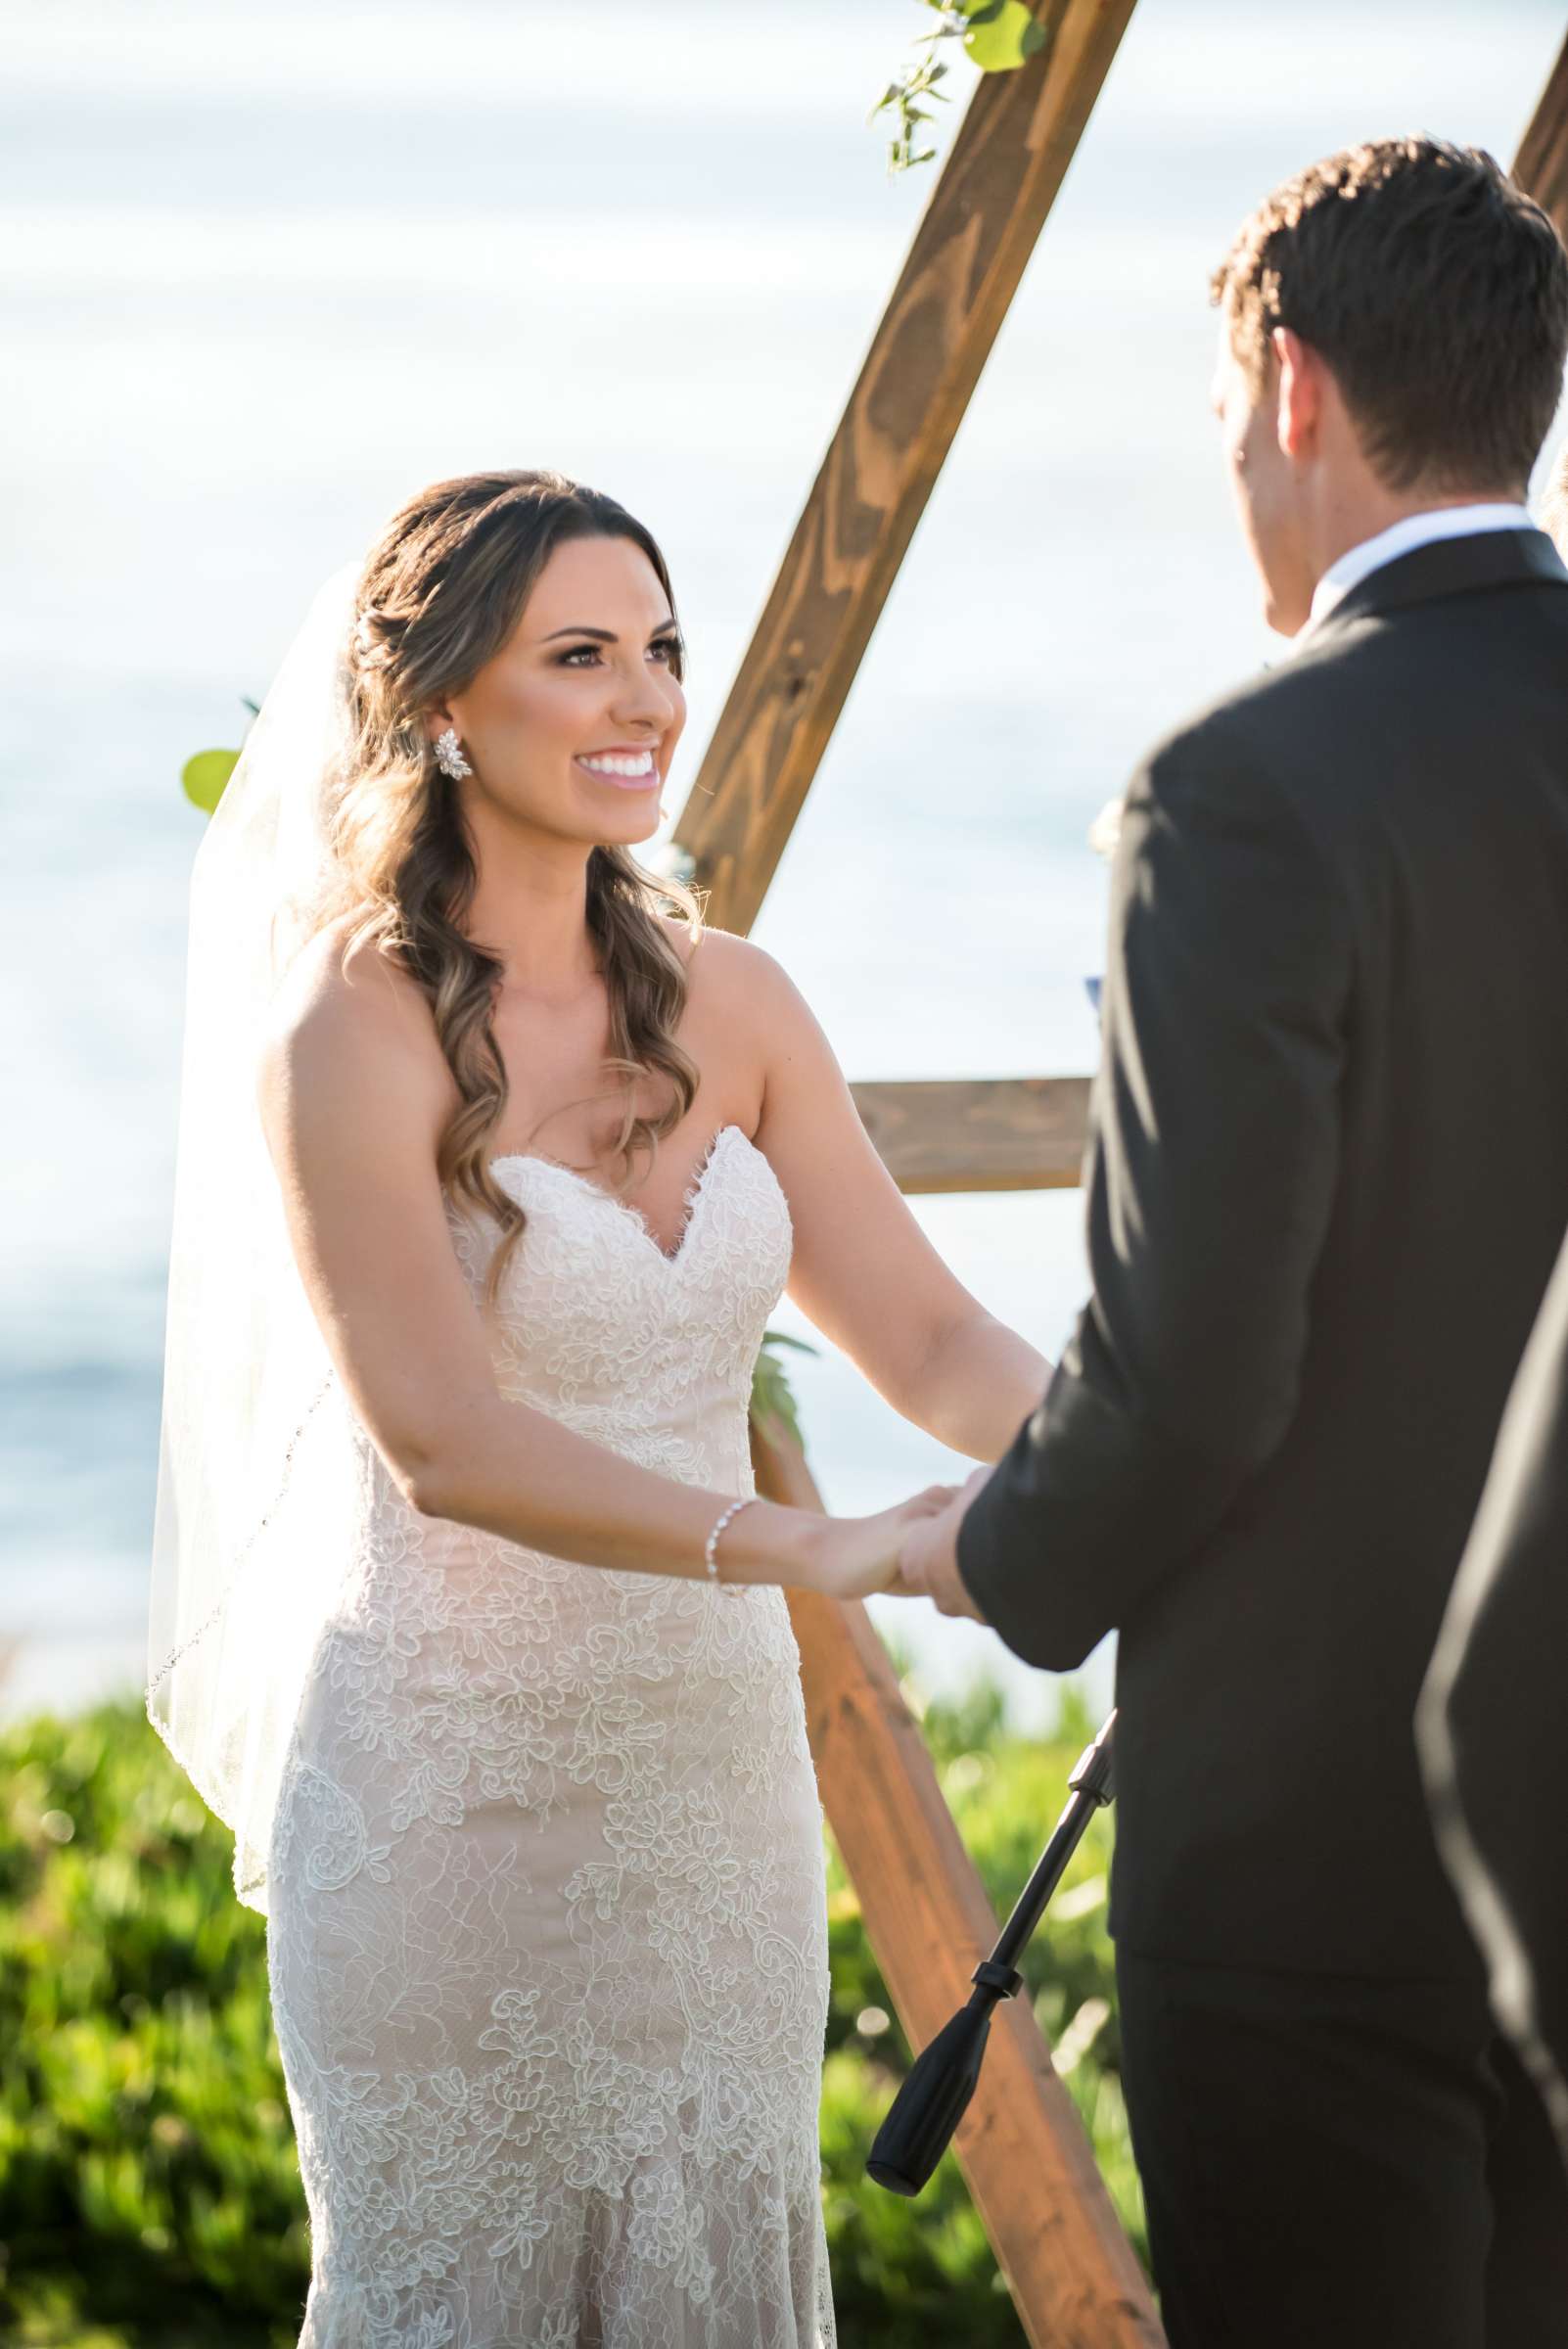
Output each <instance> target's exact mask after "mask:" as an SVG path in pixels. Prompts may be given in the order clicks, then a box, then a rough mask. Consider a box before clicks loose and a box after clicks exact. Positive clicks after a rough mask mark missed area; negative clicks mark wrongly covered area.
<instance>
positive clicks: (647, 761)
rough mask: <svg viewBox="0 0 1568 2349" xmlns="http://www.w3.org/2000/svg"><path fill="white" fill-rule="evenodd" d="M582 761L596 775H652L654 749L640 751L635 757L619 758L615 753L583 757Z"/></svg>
mask: <svg viewBox="0 0 1568 2349" xmlns="http://www.w3.org/2000/svg"><path fill="white" fill-rule="evenodd" d="M580 763H581V764H582V765H583V766H585V767H587V768H588V769H589V770H590V771H591V772H592V773H593V774H596V775H651V774H652V773H653V763H654V762H653V753H652V751H639V752H638V754H637V756H636V757H635V758H634V759H618V758H616V757H615V755H614V753H611V754H609V755H608V756H606V757H605V758H602V759H583V760H581V761H580Z"/></svg>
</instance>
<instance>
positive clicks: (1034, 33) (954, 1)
mask: <svg viewBox="0 0 1568 2349" xmlns="http://www.w3.org/2000/svg"><path fill="white" fill-rule="evenodd" d="M924 5H925V6H926V7H927V8H929V9H931V10H932V11H933V12H934V14H935V15H936V18H937V23H936V26H935V28H934V29H933V30H932V31H930V32H926V33H922V34H921V35H920V38H919V39H918V40H917V41H916V43H915V48H916V51H917V52H918V53H919V54H917V55H916V56H915V57H914V58H912V59H911V60H910V62H909V64H908V65H906V66H905V67H904V69H903V70H902V72H901V73H900V74H899V76H898V78H897V80H895V81H890V82H889V84H888V86H887V88H886V89H885V90H884V91H883V93H882V95H881V97H880V98H879V99H878V100H877V102H876V104H875V106H874V107H873V108H872V109H871V112H870V114H869V115H868V116H867V117H866V119H867V120H868V121H871V122H874V121H875V120H876V118H877V116H878V115H887V114H891V115H893V117H894V131H893V136H892V138H891V139H890V140H889V142H888V169H889V171H890V172H899V171H907V170H909V169H911V168H912V167H913V165H915V164H916V163H929V162H934V161H936V155H937V150H936V149H935V147H930V146H921V145H919V142H920V141H921V140H922V139H923V138H924V137H925V136H926V133H925V132H924V131H923V130H922V128H921V125H922V123H926V122H930V121H932V120H934V119H935V117H934V116H933V115H932V113H931V109H930V107H929V106H927V105H926V104H924V103H923V102H924V101H925V100H927V99H931V100H934V101H935V103H936V104H937V105H939V106H945V105H946V104H947V103H948V98H947V92H946V91H945V90H944V89H942V88H940V87H939V86H938V85H939V84H940V83H941V82H943V81H945V79H946V75H947V68H946V65H945V62H944V61H943V59H942V57H941V56H940V54H939V53H940V51H941V49H942V45H943V43H944V42H945V41H961V42H962V43H963V49H964V55H965V56H966V57H967V58H968V59H969V62H970V64H971V65H974V66H978V67H979V68H980V70H981V71H982V73H1014V72H1016V71H1017V69H1018V68H1019V67H1020V66H1022V65H1024V64H1025V63H1026V62H1027V61H1028V60H1029V59H1030V58H1032V57H1035V56H1038V53H1039V51H1040V50H1041V49H1043V48H1044V46H1045V43H1046V40H1047V38H1048V35H1047V34H1046V30H1045V27H1044V25H1043V24H1041V23H1038V22H1037V20H1036V19H1035V18H1034V17H1033V16H1032V15H1031V14H1030V11H1029V10H1028V9H1027V8H1026V7H1025V5H1024V0H924Z"/></svg>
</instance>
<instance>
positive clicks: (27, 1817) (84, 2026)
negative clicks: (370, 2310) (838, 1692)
mask: <svg viewBox="0 0 1568 2349" xmlns="http://www.w3.org/2000/svg"><path fill="white" fill-rule="evenodd" d="M924 1727H925V1731H926V1735H927V1738H928V1741H929V1744H930V1747H931V1751H932V1754H933V1757H934V1759H935V1761H936V1763H937V1766H938V1769H939V1771H940V1773H941V1774H942V1779H943V1784H944V1787H945V1791H946V1794H947V1797H948V1799H949V1801H950V1802H951V1804H952V1806H953V1810H954V1812H955V1814H956V1816H957V1818H958V1821H959V1824H960V1826H961V1828H962V1831H963V1835H964V1839H965V1842H966V1843H967V1844H968V1847H969V1849H970V1851H971V1852H972V1854H973V1855H974V1858H975V1860H976V1863H977V1865H979V1867H980V1870H981V1873H982V1875H983V1876H984V1878H985V1880H986V1883H987V1886H988V1888H989V1890H990V1892H991V1894H992V1900H993V1901H994V1902H995V1903H996V1904H997V1906H998V1908H1005V1906H1006V1905H1007V1904H1008V1903H1009V1902H1010V1901H1011V1899H1012V1897H1013V1895H1014V1894H1015V1893H1016V1892H1017V1890H1018V1888H1019V1886H1020V1885H1021V1884H1022V1882H1023V1880H1024V1878H1025V1876H1026V1875H1027V1874H1028V1871H1029V1869H1030V1867H1031V1865H1033V1863H1034V1861H1035V1859H1036V1857H1037V1855H1038V1849H1039V1846H1040V1844H1041V1842H1042V1841H1043V1839H1044V1835H1045V1833H1046V1832H1047V1831H1048V1828H1049V1826H1050V1823H1051V1821H1052V1820H1053V1819H1054V1818H1055V1816H1056V1814H1057V1812H1058V1810H1059V1809H1060V1807H1061V1803H1062V1800H1063V1794H1064V1786H1065V1779H1066V1773H1067V1769H1068V1767H1069V1766H1070V1764H1071V1762H1072V1760H1073V1758H1074V1756H1075V1755H1076V1753H1077V1752H1078V1750H1079V1748H1080V1746H1082V1745H1083V1743H1084V1741H1085V1738H1086V1736H1087V1734H1088V1731H1089V1725H1088V1723H1087V1721H1086V1720H1085V1719H1084V1716H1083V1714H1082V1712H1081V1710H1079V1709H1078V1708H1076V1707H1074V1706H1072V1705H1071V1704H1070V1705H1069V1707H1068V1710H1067V1713H1066V1715H1065V1716H1064V1720H1063V1723H1062V1726H1061V1729H1060V1731H1059V1733H1058V1734H1057V1735H1056V1736H1054V1737H1052V1738H1050V1739H1049V1740H1046V1741H1043V1742H1037V1741H1030V1740H1026V1739H1022V1738H1019V1737H1016V1736H1013V1735H1009V1734H1008V1733H1007V1732H1006V1730H1005V1728H1004V1727H1003V1718H1002V1705H1001V1699H1000V1697H999V1696H998V1695H996V1694H995V1693H994V1692H993V1691H991V1690H986V1689H982V1690H979V1691H977V1692H976V1693H975V1694H974V1695H972V1696H971V1697H970V1698H968V1699H967V1700H966V1701H964V1702H962V1703H958V1704H934V1705H932V1706H931V1707H930V1708H929V1710H928V1711H927V1712H926V1715H925V1721H924ZM0 1787H3V1789H4V1791H3V1794H0V2337H3V2338H4V2339H5V2340H6V2341H8V2342H14V2343H16V2344H18V2345H19V2349H22V2345H23V2344H27V2345H30V2349H131V2345H132V2344H134V2345H135V2349H218V2345H219V2344H221V2345H222V2349H274V2345H276V2349H287V2345H289V2344H292V2343H293V2342H294V2341H295V2340H296V2338H297V2336H298V2332H299V2325H300V2313H301V2311H302V2308H303V2304H304V2293H305V2286H306V2280H307V2278H308V2274H309V2245H308V2239H307V2233H306V2226H305V2215H304V2204H303V2200H302V2197H301V2194H300V2179H299V2171H298V2168H297V2166H296V2161H295V2152H294V2140H293V2134H292V2131H291V2127H290V2121H289V2113H288V2108H287V2104H286V2101H285V2096H284V2087H283V2078H282V2073H281V2071H280V2069H279V2064H278V2055H277V2048H276V2045H275V2043H274V2040H273V2037H272V2030H271V2023H270V2018H269V2014H268V2006H267V1981H266V1943H265V1928H264V1926H263V1924H262V1921H261V1919H260V1918H259V1917H258V1916H256V1915H255V1914H254V1911H251V1910H249V1909H246V1908H244V1907H242V1906H241V1904H240V1903H239V1902H238V1901H236V1899H235V1898H234V1894H233V1891H232V1888H231V1884H230V1877H229V1865H230V1851H231V1846H230V1838H229V1836H228V1835H227V1833H226V1832H225V1831H224V1829H223V1828H222V1827H220V1826H219V1825H218V1824H217V1823H216V1822H215V1821H214V1820H212V1819H209V1818H208V1814H207V1812H206V1811H205V1809H204V1808H203V1806H202V1804H201V1803H200V1802H199V1801H198V1799H197V1797H196V1796H195V1795H194V1794H193V1793H192V1792H191V1789H190V1787H189V1786H188V1784H187V1783H186V1780H185V1779H184V1777H183V1776H182V1775H181V1773H179V1771H178V1770H177V1769H176V1768H175V1767H174V1765H173V1763H172V1762H171V1761H170V1760H169V1758H168V1756H167V1754H166V1753H165V1751H164V1749H163V1747H162V1745H161V1743H160V1741H159V1740H158V1738H157V1737H156V1736H155V1735H154V1733H153V1731H152V1729H151V1728H150V1727H149V1726H148V1724H147V1722H146V1721H145V1719H144V1718H143V1716H142V1714H141V1712H140V1710H139V1709H137V1708H135V1707H133V1706H130V1705H119V1706H104V1707H101V1708H99V1709H98V1710H97V1711H95V1712H92V1713H89V1714H86V1715H84V1716H82V1717H81V1718H79V1719H77V1720H74V1721H66V1722H60V1721H55V1720H52V1719H47V1718H46V1719H43V1720H38V1721H33V1722H30V1723H27V1724H24V1725H22V1726H20V1727H15V1728H12V1729H11V1730H9V1731H7V1732H6V1733H5V1734H4V1735H3V1736H0ZM1109 1848H1110V1846H1109V1826H1108V1822H1107V1821H1106V1820H1105V1819H1103V1818H1102V1819H1098V1820H1096V1821H1095V1823H1094V1825H1093V1826H1092V1827H1091V1828H1090V1830H1089V1833H1088V1836H1087V1837H1086V1838H1085V1840H1084V1844H1083V1846H1082V1847H1081V1849H1080V1851H1079V1854H1078V1858H1077V1860H1076V1862H1075V1864H1074V1866H1073V1869H1072V1872H1071V1874H1070V1876H1069V1878H1068V1881H1067V1883H1066V1885H1065V1886H1064V1887H1063V1890H1062V1892H1061V1893H1059V1894H1058V1896H1057V1905H1056V1907H1055V1909H1053V1911H1052V1923H1051V1929H1050V1932H1049V1935H1048V1938H1047V1937H1046V1936H1044V1935H1041V1936H1039V1937H1038V1939H1037V1942H1036V1945H1035V1947H1034V1948H1033V1949H1032V1950H1031V1952H1030V1954H1029V1960H1028V1964H1027V1968H1026V1971H1027V1975H1028V1981H1029V1988H1030V1991H1031V1993H1032V1994H1033V1996H1034V1997H1035V1999H1036V2002H1037V2005H1038V2012H1039V2015H1040V2019H1041V2021H1042V2022H1043V2023H1044V2025H1045V2027H1046V2029H1047V2031H1049V2032H1050V2034H1051V2036H1052V2037H1053V2039H1055V2040H1065V2043H1066V2047H1067V2049H1068V2050H1073V2049H1075V2048H1077V2049H1078V2050H1079V2059H1078V2061H1077V2063H1076V2065H1075V2066H1074V2068H1073V2069H1072V2071H1071V2073H1070V2075H1069V2080H1070V2086H1071V2088H1072V2091H1073V2094H1074V2096H1075V2097H1076V2098H1077V2101H1078V2104H1079V2109H1080V2111H1081V2112H1082V2113H1083V2115H1084V2120H1085V2122H1086V2123H1087V2125H1088V2127H1089V2129H1090V2132H1091V2134H1092V2136H1093V2140H1094V2143H1095V2147H1096V2150H1097V2152H1098V2154H1099V2158H1100V2162H1101V2166H1102V2169H1103V2170H1104V2173H1105V2176H1106V2178H1107V2181H1108V2183H1109V2186H1110V2188H1111V2191H1112V2193H1113V2195H1114V2196H1115V2198H1116V2201H1117V2203H1118V2206H1119V2207H1120V2209H1121V2211H1122V2214H1123V2217H1124V2219H1125V2220H1126V2222H1127V2224H1128V2226H1129V2228H1130V2231H1131V2233H1132V2234H1133V2237H1134V2240H1138V2241H1141V2210H1140V2206H1139V2203H1138V2197H1137V2185H1136V2180H1135V2177H1134V2175H1133V2170H1132V2163H1131V2157H1130V2150H1129V2146H1128V2138H1127V2126H1126V2119H1125V2115H1124V2112H1123V2107H1122V2099H1121V2094H1120V2086H1119V2080H1118V2072H1117V2062H1118V2050H1117V2040H1116V2025H1115V2014H1114V1990H1113V1985H1112V1973H1111V1957H1110V1947H1109V1944H1108V1942H1107V1940H1106V1937H1105V1909H1104V1897H1103V1892H1104V1876H1105V1869H1106V1865H1107V1861H1108V1857H1109ZM829 1882H830V1899H829V1916H830V1946H831V1953H832V1967H833V1999H832V2010H831V2016H830V2020H829V2026H828V2056H827V2067H826V2073H825V2078H824V2086H823V2099H822V2145H823V2172H824V2194H825V2207H826V2213H827V2226H828V2236H829V2242H830V2245H831V2249H832V2258H833V2275H834V2288H835V2297H836V2299H837V2302H838V2306H839V2310H840V2319H841V2325H842V2329H843V2333H844V2337H845V2338H846V2340H849V2341H853V2342H855V2343H857V2344H859V2343H866V2344H875V2345H876V2349H927V2344H928V2343H929V2342H930V2341H931V2340H932V2339H933V2338H941V2339H945V2340H951V2339H962V2340H963V2341H964V2342H965V2343H966V2344H967V2345H969V2349H1002V2345H1003V2344H1006V2345H1007V2349H1015V2345H1016V2344H1021V2343H1022V2341H1023V2338H1024V2336H1023V2332H1022V2329H1021V2327H1020V2326H1019V2324H1018V2321H1017V2319H1016V2317H1015V2316H1014V2314H1013V2310H1012V2305H1011V2302H1010V2301H1009V2299H1008V2297H1007V2293H1006V2290H1005V2288H1004V2287H1003V2285H1002V2282H1001V2280H1000V2278H999V2276H998V2275H997V2272H996V2266H995V2262H994V2261H993V2259H992V2255H991V2251H990V2248H989V2246H988V2244H987V2241H986V2237H985V2234H984V2231H983V2230H982V2228H981V2225H980V2222H979V2220H978V2218H977V2217H976V2215H975V2212H974V2210H973V2208H972V2206H971V2204H970V2201H969V2197H968V2195H967V2193H966V2191H965V2189H964V2186H963V2182H962V2179H961V2177H960V2176H959V2173H958V2170H957V2167H956V2165H955V2163H954V2162H953V2160H952V2158H951V2156H950V2155H949V2156H948V2157H947V2159H946V2160H945V2161H944V2163H943V2165H942V2168H941V2169H940V2170H939V2172H938V2174H937V2176H936V2178H935V2179H934V2180H933V2181H932V2184H931V2185H930V2187H929V2188H927V2190H926V2192H925V2193H924V2194H923V2195H922V2196H921V2197H920V2199H919V2200H918V2201H917V2202H905V2201H901V2200H899V2198H898V2197H896V2196H894V2195H890V2194H886V2193H883V2192H882V2191H880V2190H879V2189H878V2188H875V2187H873V2186H871V2185H869V2184H868V2183H867V2181H866V2179H865V2176H864V2168H863V2165H864V2160H865V2155H866V2152H867V2150H868V2149H869V2146H870V2142H871V2139H872V2137H873V2136H874V2134H875V2132H876V2128H877V2125H878V2123H879V2121H880V2120H881V2117H882V2114H883V2113H884V2111H885V2110H886V2108H887V2104H888V2101H889V2099H890V2097H891V2095H892V2093H893V2089H894V2087H895V2085H896V2083H897V2081H898V2080H899V2078H901V2076H902V2074H903V2072H904V2070H905V2069H906V2067H907V2064H908V2060H909V2056H908V2050H907V2047H906V2046H905V2043H904V2040H903V2036H902V2034H901V2032H900V2031H899V2026H898V2024H897V2022H895V2021H892V2020H891V2019H889V2017H890V2014H891V2002H890V2000H889V1998H888V1995H887V1992H886V1990H885V1988H884V1986H883V1982H882V1977H881V1975H880V1973H879V1972H878V1970H877V1967H876V1963H875V1960H874V1959H873V1957H872V1956H871V1953H870V1950H869V1948H868V1946H867V1943H866V1939H865V1935H864V1931H863V1929H862V1926H861V1921H860V1912H859V1906H858V1903H857V1902H856V1900H855V1896H854V1893H853V1888H852V1887H851V1885H850V1884H849V1883H848V1882H847V1880H846V1878H845V1875H844V1872H843V1869H842V1868H841V1867H840V1865H839V1864H838V1861H837V1857H836V1855H832V1856H831V1873H830V1878H829ZM1096 2022H1098V2025H1099V2027H1098V2029H1097V2030H1096V2029H1095V2028H1094V2026H1095V2024H1096Z"/></svg>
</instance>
